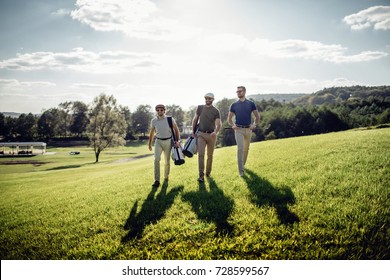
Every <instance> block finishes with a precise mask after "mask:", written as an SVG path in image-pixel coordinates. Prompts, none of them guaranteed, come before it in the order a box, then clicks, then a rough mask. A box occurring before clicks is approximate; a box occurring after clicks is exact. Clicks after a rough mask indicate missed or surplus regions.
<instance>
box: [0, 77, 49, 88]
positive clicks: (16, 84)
mask: <svg viewBox="0 0 390 280" xmlns="http://www.w3.org/2000/svg"><path fill="white" fill-rule="evenodd" d="M54 86H56V84H55V83H52V82H46V81H33V82H28V81H24V82H21V81H19V80H16V79H0V89H7V90H25V89H26V88H33V87H34V88H44V87H54Z"/></svg>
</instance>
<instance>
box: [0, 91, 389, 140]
mask: <svg viewBox="0 0 390 280" xmlns="http://www.w3.org/2000/svg"><path fill="white" fill-rule="evenodd" d="M256 97H257V98H258V97H261V95H257V96H256ZM234 101H235V99H228V98H224V99H222V100H220V101H218V102H216V103H215V104H214V105H215V107H217V108H218V109H219V110H220V113H221V120H222V122H223V129H222V130H221V133H220V134H219V136H218V142H217V145H219V146H229V145H234V144H235V140H234V133H233V132H232V130H231V129H229V125H228V123H227V115H228V113H229V107H230V104H231V103H232V102H234ZM253 101H254V102H255V103H256V106H257V108H258V110H259V112H260V114H261V122H260V124H259V127H258V128H257V129H256V130H255V131H254V134H253V141H261V140H270V139H278V138H286V137H296V136H302V135H313V134H319V133H327V132H333V131H341V130H346V129H350V128H356V127H362V126H372V125H379V124H386V123H390V87H387V86H384V87H361V86H355V87H337V88H329V89H324V90H321V91H319V92H316V93H314V94H311V95H308V96H304V97H301V98H298V99H296V100H294V101H292V102H288V103H285V102H279V101H276V100H274V99H269V100H264V99H254V100H253ZM102 102H103V103H104V102H105V103H104V104H105V105H104V106H107V108H105V110H106V111H105V114H106V117H108V115H110V114H114V112H115V118H114V120H113V123H111V124H109V125H110V126H114V123H115V122H118V123H120V125H119V127H120V128H121V129H122V130H123V133H120V135H121V138H122V139H124V140H135V139H145V138H147V133H148V131H149V129H150V128H149V126H150V121H151V119H152V117H153V116H154V109H153V108H152V107H151V106H150V105H148V104H141V105H139V106H138V107H137V108H136V110H135V111H134V112H131V111H130V109H129V108H128V107H127V106H121V105H118V104H117V103H116V99H115V98H114V96H112V95H111V96H108V95H106V94H101V95H100V96H98V97H96V98H95V100H94V102H93V103H92V104H90V105H87V104H85V103H83V102H81V101H72V102H70V101H69V102H63V103H60V104H59V105H58V106H57V107H56V108H51V109H48V110H45V111H44V112H43V113H42V114H40V115H33V114H31V113H29V114H21V115H19V117H17V118H14V117H10V116H5V115H4V114H2V113H0V137H1V138H2V141H38V140H40V141H46V142H50V141H52V140H58V139H61V140H77V139H84V140H87V139H91V133H92V130H91V125H92V123H93V122H95V123H96V121H99V120H102V114H98V113H99V111H98V108H100V109H99V110H102V106H103V105H102ZM99 106H100V107H99ZM104 106H103V107H104ZM195 110H196V105H194V106H193V107H191V108H189V109H188V110H183V108H181V107H180V106H179V105H175V104H171V105H167V112H166V113H167V115H171V116H173V117H174V118H175V119H176V121H177V123H178V126H179V128H180V130H181V132H182V133H183V134H184V135H186V133H189V132H190V129H189V128H188V127H189V126H190V125H191V120H192V118H193V116H194V114H195ZM98 115H99V116H98ZM96 118H97V119H96ZM99 118H100V119H99ZM101 129H102V128H101ZM106 129H107V127H106ZM102 131H103V130H102Z"/></svg>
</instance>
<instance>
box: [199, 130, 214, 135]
mask: <svg viewBox="0 0 390 280" xmlns="http://www.w3.org/2000/svg"><path fill="white" fill-rule="evenodd" d="M199 131H200V132H203V133H208V134H210V133H213V132H214V130H203V131H202V130H199Z"/></svg>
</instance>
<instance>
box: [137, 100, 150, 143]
mask: <svg viewBox="0 0 390 280" xmlns="http://www.w3.org/2000/svg"><path fill="white" fill-rule="evenodd" d="M151 110H152V107H150V105H139V106H138V107H137V109H136V110H135V112H134V113H133V115H132V123H133V130H134V132H135V133H142V134H143V136H144V137H145V133H146V132H147V131H148V130H149V125H150V121H151V120H152V113H151Z"/></svg>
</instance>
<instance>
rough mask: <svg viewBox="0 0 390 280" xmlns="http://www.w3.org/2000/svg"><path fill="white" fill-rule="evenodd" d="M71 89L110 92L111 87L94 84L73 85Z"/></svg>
mask: <svg viewBox="0 0 390 280" xmlns="http://www.w3.org/2000/svg"><path fill="white" fill-rule="evenodd" d="M70 88H72V89H87V90H90V89H92V90H103V91H105V90H112V89H113V87H112V86H111V85H107V84H94V83H75V84H72V85H71V86H70Z"/></svg>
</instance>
